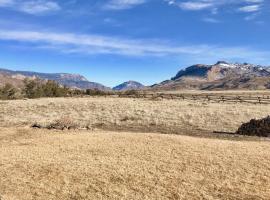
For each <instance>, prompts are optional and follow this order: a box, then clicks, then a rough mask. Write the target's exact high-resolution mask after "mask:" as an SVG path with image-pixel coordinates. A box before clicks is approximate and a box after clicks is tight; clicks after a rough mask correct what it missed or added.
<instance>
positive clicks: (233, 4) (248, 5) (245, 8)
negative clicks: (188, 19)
mask: <svg viewBox="0 0 270 200" xmlns="http://www.w3.org/2000/svg"><path fill="white" fill-rule="evenodd" d="M164 1H165V2H167V3H168V4H169V5H173V6H177V7H179V8H180V9H182V10H186V11H202V10H206V11H209V15H216V14H222V11H223V12H224V11H226V10H227V11H228V12H227V13H237V12H238V13H239V12H243V13H247V14H248V13H253V14H255V15H252V16H246V17H244V19H245V20H247V21H248V20H251V19H255V18H256V17H258V14H259V13H260V12H261V11H262V10H263V7H264V4H265V0H164ZM241 17H242V16H241ZM212 19H213V17H207V18H203V19H202V21H205V22H213V23H216V22H217V21H216V20H212Z"/></svg>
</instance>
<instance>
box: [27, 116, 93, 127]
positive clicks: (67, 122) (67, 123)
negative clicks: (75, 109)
mask: <svg viewBox="0 0 270 200" xmlns="http://www.w3.org/2000/svg"><path fill="white" fill-rule="evenodd" d="M31 128H37V129H49V130H75V129H82V130H92V128H91V127H90V126H89V125H88V126H85V127H81V126H80V125H79V124H77V123H76V122H74V120H72V119H71V118H69V117H62V118H60V119H57V120H55V121H54V122H52V123H50V124H48V125H45V126H44V125H41V124H38V123H34V124H33V125H32V126H31Z"/></svg>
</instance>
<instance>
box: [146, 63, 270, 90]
mask: <svg viewBox="0 0 270 200" xmlns="http://www.w3.org/2000/svg"><path fill="white" fill-rule="evenodd" d="M151 88H152V89H155V90H179V89H199V90H228V89H270V67H266V66H260V65H253V64H248V63H243V64H239V63H227V62H224V61H219V62H217V63H216V64H214V65H203V64H197V65H192V66H190V67H187V68H186V69H183V70H180V71H179V72H178V73H177V74H176V76H174V77H173V78H171V80H167V81H164V82H162V83H159V84H156V85H153V86H152V87H151Z"/></svg>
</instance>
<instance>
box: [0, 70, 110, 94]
mask: <svg viewBox="0 0 270 200" xmlns="http://www.w3.org/2000/svg"><path fill="white" fill-rule="evenodd" d="M25 78H30V79H36V78H39V79H43V80H53V81H56V82H58V83H59V84H61V85H65V86H67V87H70V88H77V89H99V90H109V89H110V88H108V87H106V86H104V85H102V84H100V83H95V82H90V81H88V80H87V79H86V78H85V77H84V76H82V75H79V74H68V73H39V72H30V71H12V70H8V69H0V85H3V84H5V83H11V84H12V85H14V86H21V85H23V80H24V79H25Z"/></svg>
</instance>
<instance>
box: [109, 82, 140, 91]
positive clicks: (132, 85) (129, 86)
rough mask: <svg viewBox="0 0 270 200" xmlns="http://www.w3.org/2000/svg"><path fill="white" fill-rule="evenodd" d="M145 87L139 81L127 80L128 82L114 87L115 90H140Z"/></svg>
mask: <svg viewBox="0 0 270 200" xmlns="http://www.w3.org/2000/svg"><path fill="white" fill-rule="evenodd" d="M144 87H145V86H144V85H143V84H141V83H139V82H136V81H127V82H124V83H122V84H120V85H118V86H116V87H114V88H113V90H116V91H124V90H140V89H143V88H144Z"/></svg>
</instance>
